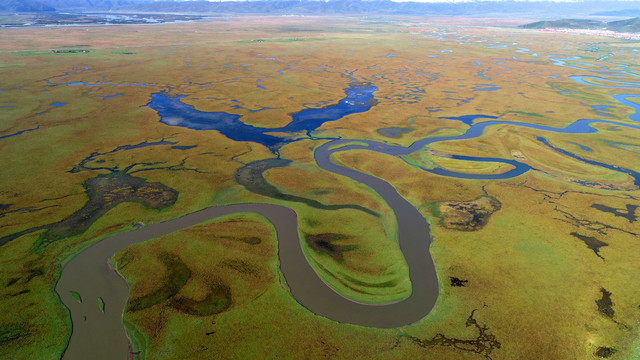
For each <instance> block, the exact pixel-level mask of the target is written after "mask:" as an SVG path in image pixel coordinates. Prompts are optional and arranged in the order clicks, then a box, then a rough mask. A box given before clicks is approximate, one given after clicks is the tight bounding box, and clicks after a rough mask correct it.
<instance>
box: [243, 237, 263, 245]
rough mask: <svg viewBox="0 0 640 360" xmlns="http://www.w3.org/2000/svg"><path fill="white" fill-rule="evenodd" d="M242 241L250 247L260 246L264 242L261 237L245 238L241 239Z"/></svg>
mask: <svg viewBox="0 0 640 360" xmlns="http://www.w3.org/2000/svg"><path fill="white" fill-rule="evenodd" d="M240 241H242V242H243V243H245V244H249V245H258V244H260V243H261V242H262V240H261V239H260V238H259V237H255V236H252V237H243V238H241V239H240Z"/></svg>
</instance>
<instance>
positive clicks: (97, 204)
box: [0, 172, 178, 253]
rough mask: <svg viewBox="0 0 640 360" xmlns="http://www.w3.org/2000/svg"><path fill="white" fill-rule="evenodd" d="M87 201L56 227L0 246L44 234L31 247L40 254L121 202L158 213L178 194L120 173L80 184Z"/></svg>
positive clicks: (3, 241)
mask: <svg viewBox="0 0 640 360" xmlns="http://www.w3.org/2000/svg"><path fill="white" fill-rule="evenodd" d="M83 186H84V188H85V192H86V194H87V196H88V197H89V201H87V203H86V204H85V205H84V206H83V207H82V208H81V209H80V210H78V211H76V212H75V213H73V214H71V215H69V216H68V217H67V218H66V219H64V220H62V221H59V222H57V223H53V224H49V225H44V226H38V227H35V228H31V229H27V230H24V231H21V232H18V233H15V234H12V235H9V236H5V237H3V238H0V246H2V245H4V244H6V243H8V242H10V241H12V240H14V239H17V238H18V237H20V236H23V235H26V234H29V233H32V232H34V231H38V230H46V231H45V232H44V233H43V234H42V235H41V236H40V238H39V239H38V241H37V242H36V244H35V248H34V252H37V253H38V252H41V251H42V250H44V248H46V247H47V246H48V245H49V244H51V243H53V242H55V241H58V240H60V239H64V238H66V237H70V236H74V235H79V234H82V233H83V232H85V231H86V230H87V229H88V228H89V227H90V226H91V225H92V224H93V223H94V222H95V221H96V220H98V219H99V218H100V217H101V216H102V215H104V214H105V213H106V212H107V211H109V210H111V209H112V208H113V207H115V206H116V205H118V204H121V203H123V202H138V203H141V204H143V205H144V206H146V207H149V208H153V209H161V208H164V207H167V206H170V205H173V204H174V203H175V202H176V200H177V199H178V192H177V191H176V190H174V189H171V188H169V187H167V186H165V185H163V184H161V183H148V182H147V181H146V180H145V179H143V178H140V177H136V176H131V175H128V174H125V173H123V172H115V173H111V174H107V175H100V176H97V177H94V178H91V179H89V180H87V181H85V183H84V184H83Z"/></svg>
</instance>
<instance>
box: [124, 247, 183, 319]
mask: <svg viewBox="0 0 640 360" xmlns="http://www.w3.org/2000/svg"><path fill="white" fill-rule="evenodd" d="M158 259H159V260H160V261H161V262H162V263H163V264H164V266H165V267H166V269H167V275H166V276H165V278H164V281H163V282H162V284H161V285H160V286H159V287H158V288H156V289H155V290H153V291H152V292H151V293H149V294H147V295H144V296H141V297H139V298H135V299H133V300H130V301H129V304H128V306H127V310H128V311H140V310H143V309H146V308H148V307H151V306H153V305H156V304H160V303H162V302H164V301H166V300H167V299H169V298H171V297H173V296H175V295H176V294H177V293H178V292H179V291H180V289H182V288H183V287H184V285H185V284H186V283H187V281H188V280H189V278H190V277H191V270H189V268H188V267H187V265H186V264H185V263H184V262H183V261H182V260H181V259H180V258H179V257H178V256H176V255H174V254H169V253H163V254H160V256H159V257H158Z"/></svg>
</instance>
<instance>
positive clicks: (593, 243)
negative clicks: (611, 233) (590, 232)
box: [571, 232, 609, 260]
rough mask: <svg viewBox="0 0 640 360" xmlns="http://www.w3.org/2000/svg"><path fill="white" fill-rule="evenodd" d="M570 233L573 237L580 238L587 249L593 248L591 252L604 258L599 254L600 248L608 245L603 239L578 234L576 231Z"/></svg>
mask: <svg viewBox="0 0 640 360" xmlns="http://www.w3.org/2000/svg"><path fill="white" fill-rule="evenodd" d="M571 235H573V236H574V237H577V238H578V239H580V240H582V242H584V243H585V244H586V245H587V247H588V248H589V249H591V250H593V252H594V253H595V254H596V255H597V256H598V257H599V258H600V259H602V260H604V258H603V257H602V255H600V248H601V247H603V246H608V245H609V244H607V243H606V242H604V241H600V240H598V239H596V238H594V237H593V236H586V235H580V234H578V233H576V232H572V233H571Z"/></svg>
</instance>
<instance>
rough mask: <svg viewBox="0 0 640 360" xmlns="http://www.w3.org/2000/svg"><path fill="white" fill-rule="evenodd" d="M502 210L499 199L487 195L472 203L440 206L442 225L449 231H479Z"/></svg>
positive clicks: (452, 202)
mask: <svg viewBox="0 0 640 360" xmlns="http://www.w3.org/2000/svg"><path fill="white" fill-rule="evenodd" d="M501 208H502V203H500V201H498V199H496V198H494V197H491V196H486V195H483V196H480V197H479V198H477V199H475V200H472V201H459V202H458V201H447V202H444V203H441V204H440V209H439V210H440V214H441V216H442V218H441V221H440V224H441V225H442V226H444V227H445V228H447V229H453V230H459V231H477V230H480V229H482V228H483V227H484V226H485V225H486V224H487V223H488V222H489V219H490V218H491V215H492V214H493V213H494V212H496V211H498V210H500V209H501Z"/></svg>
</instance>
